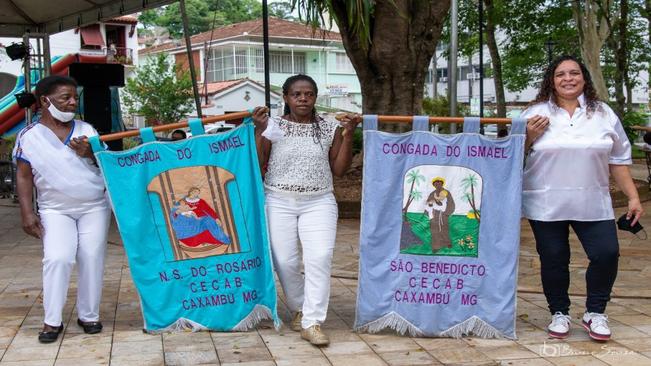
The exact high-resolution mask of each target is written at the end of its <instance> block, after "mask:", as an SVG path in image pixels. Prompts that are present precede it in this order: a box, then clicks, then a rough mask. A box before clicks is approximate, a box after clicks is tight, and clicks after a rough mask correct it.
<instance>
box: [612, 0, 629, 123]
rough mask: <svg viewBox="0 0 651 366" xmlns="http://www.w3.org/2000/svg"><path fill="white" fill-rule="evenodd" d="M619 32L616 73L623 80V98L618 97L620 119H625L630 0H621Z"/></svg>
mask: <svg viewBox="0 0 651 366" xmlns="http://www.w3.org/2000/svg"><path fill="white" fill-rule="evenodd" d="M617 22H618V25H619V26H618V27H617V28H618V30H619V47H618V48H617V54H616V55H615V58H616V64H617V71H616V73H618V74H621V78H622V91H621V96H619V95H618V96H617V105H618V108H619V109H620V113H621V114H620V115H619V118H624V114H625V113H626V96H625V95H624V86H625V83H626V79H627V77H626V75H628V66H629V63H628V58H627V57H626V56H627V55H628V35H627V33H626V32H627V29H626V28H627V27H628V0H620V2H619V19H618V21H617Z"/></svg>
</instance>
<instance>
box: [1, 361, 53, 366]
mask: <svg viewBox="0 0 651 366" xmlns="http://www.w3.org/2000/svg"><path fill="white" fill-rule="evenodd" d="M52 365H54V359H52V360H35V361H5V360H2V361H1V362H0V366H52Z"/></svg>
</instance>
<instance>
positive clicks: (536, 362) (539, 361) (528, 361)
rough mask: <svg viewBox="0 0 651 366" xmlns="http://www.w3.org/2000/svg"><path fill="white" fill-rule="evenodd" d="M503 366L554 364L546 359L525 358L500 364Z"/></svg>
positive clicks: (547, 365)
mask: <svg viewBox="0 0 651 366" xmlns="http://www.w3.org/2000/svg"><path fill="white" fill-rule="evenodd" d="M500 365H501V366H507V365H508V366H511V365H513V366H553V365H554V364H553V363H551V362H549V361H547V360H545V359H544V358H525V359H519V360H507V361H502V362H500Z"/></svg>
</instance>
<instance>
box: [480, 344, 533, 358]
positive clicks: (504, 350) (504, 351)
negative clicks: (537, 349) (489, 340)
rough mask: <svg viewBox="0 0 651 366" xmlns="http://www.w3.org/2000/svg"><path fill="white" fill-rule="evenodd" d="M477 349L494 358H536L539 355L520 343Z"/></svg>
mask: <svg viewBox="0 0 651 366" xmlns="http://www.w3.org/2000/svg"><path fill="white" fill-rule="evenodd" d="M476 350H477V351H479V352H481V353H483V354H485V355H486V356H488V358H491V359H493V360H514V359H521V358H534V357H536V356H537V355H536V354H535V353H533V352H531V351H530V350H528V349H527V348H526V347H524V346H521V345H519V344H515V345H510V346H488V347H476Z"/></svg>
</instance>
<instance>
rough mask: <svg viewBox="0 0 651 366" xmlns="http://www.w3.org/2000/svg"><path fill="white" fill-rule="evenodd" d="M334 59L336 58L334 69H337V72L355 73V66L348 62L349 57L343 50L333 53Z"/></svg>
mask: <svg viewBox="0 0 651 366" xmlns="http://www.w3.org/2000/svg"><path fill="white" fill-rule="evenodd" d="M335 60H336V67H335V70H337V72H345V73H355V68H354V67H353V64H352V63H351V62H350V59H349V58H348V55H347V54H345V53H343V52H338V53H335Z"/></svg>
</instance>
